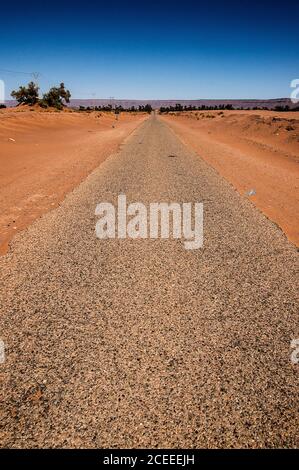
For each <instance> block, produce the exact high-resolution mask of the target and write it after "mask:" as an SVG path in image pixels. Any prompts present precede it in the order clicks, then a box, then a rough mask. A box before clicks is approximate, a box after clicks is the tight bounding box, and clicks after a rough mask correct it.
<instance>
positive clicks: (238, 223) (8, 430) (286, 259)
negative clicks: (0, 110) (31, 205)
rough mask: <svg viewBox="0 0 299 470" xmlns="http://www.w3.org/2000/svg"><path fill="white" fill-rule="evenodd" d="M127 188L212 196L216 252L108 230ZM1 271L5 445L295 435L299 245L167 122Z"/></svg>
mask: <svg viewBox="0 0 299 470" xmlns="http://www.w3.org/2000/svg"><path fill="white" fill-rule="evenodd" d="M170 155H172V156H173V157H172V158H170V157H169V156H170ZM120 193H123V194H126V196H127V199H128V200H129V201H130V202H135V201H140V202H143V203H145V204H148V203H150V202H163V201H166V202H170V201H177V202H190V201H192V202H203V204H204V246H203V248H202V249H198V250H186V249H185V248H184V245H183V241H182V240H172V239H171V240H161V239H157V240H150V239H138V240H132V239H123V240H118V239H115V240H112V239H110V240H99V239H96V237H95V223H96V220H97V217H96V216H95V215H94V211H95V207H96V204H98V203H99V202H106V201H109V202H113V203H116V201H117V196H118V194H120ZM0 268H1V269H0V272H1V274H0V278H1V286H2V287H1V298H2V302H1V303H2V307H1V316H0V337H1V339H2V340H3V341H4V343H5V353H6V361H5V362H4V364H0V372H1V381H2V400H3V403H2V406H1V410H2V411H1V413H2V417H1V445H2V447H25V448H28V447H29V448H30V447H49V446H50V447H97V448H98V447H101V448H102V447H121V448H124V447H129V448H130V447H149V448H151V447H166V448H167V447H179V448H180V447H181V448H182V447H187V448H190V447H240V446H242V447H264V446H266V447H294V446H298V444H299V440H298V378H299V365H293V364H292V363H291V360H290V355H291V349H290V342H291V340H293V339H296V338H298V337H299V328H298V295H297V292H298V284H297V281H296V279H297V278H296V273H297V272H298V253H297V250H296V248H295V247H294V246H293V245H291V244H290V243H289V242H288V241H287V240H286V237H285V236H284V235H283V233H282V232H281V231H280V230H279V229H278V228H277V227H276V226H275V225H274V224H273V223H272V222H270V221H269V220H268V219H267V218H266V217H265V216H264V215H263V214H262V213H260V212H259V211H258V210H257V209H256V208H255V207H254V206H253V205H252V204H251V202H250V201H249V200H248V199H246V198H245V197H241V196H240V195H239V194H238V193H237V192H236V191H234V189H233V188H232V186H230V185H229V183H227V182H226V181H225V180H224V179H223V178H221V177H220V176H219V175H218V174H217V173H216V172H215V171H214V170H213V169H212V168H211V167H209V166H208V165H207V164H206V163H205V162H204V161H203V160H202V159H201V158H200V156H198V155H196V154H195V153H194V152H193V151H191V150H189V149H188V148H187V147H185V146H184V145H183V144H182V143H181V142H180V141H179V139H178V138H177V137H176V136H175V134H174V133H173V132H172V131H171V130H170V129H169V128H168V127H167V125H166V123H163V122H161V121H160V120H159V118H158V117H155V116H152V117H150V118H149V119H148V120H147V121H145V122H144V123H143V124H142V125H141V126H140V127H138V128H137V129H136V130H135V131H134V133H133V134H132V135H131V136H130V138H129V139H127V141H126V142H125V143H124V144H123V146H122V148H121V150H120V152H119V153H118V154H114V155H112V156H110V157H109V158H108V159H107V160H106V161H105V162H104V163H103V164H102V165H101V166H100V167H99V168H97V169H96V170H95V171H94V172H93V173H92V174H91V175H89V176H88V178H87V179H86V180H85V181H84V182H83V183H82V184H81V185H80V186H78V187H77V188H76V189H75V190H74V191H73V192H72V193H70V194H69V195H68V196H67V197H66V199H65V200H64V201H63V203H62V204H61V205H60V207H58V208H57V209H55V210H53V211H51V212H49V213H48V214H46V215H44V216H43V217H42V218H40V219H39V220H37V221H36V222H35V223H34V224H32V225H31V226H30V227H29V228H28V229H27V230H26V231H24V232H22V233H20V234H18V235H17V236H16V237H15V239H14V242H13V244H12V249H11V250H10V252H9V253H8V254H7V255H6V256H4V257H2V258H1V260H0ZM296 284H297V285H296Z"/></svg>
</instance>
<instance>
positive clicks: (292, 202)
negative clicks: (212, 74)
mask: <svg viewBox="0 0 299 470" xmlns="http://www.w3.org/2000/svg"><path fill="white" fill-rule="evenodd" d="M162 119H165V121H166V122H167V124H169V125H170V127H171V128H172V129H173V130H174V132H175V133H176V134H177V135H178V136H179V137H180V138H181V140H182V141H183V142H184V143H186V144H187V145H190V146H191V147H193V149H194V150H195V151H196V152H197V153H198V154H199V155H200V156H201V157H202V158H204V159H205V160H206V161H207V162H208V163H209V164H210V165H211V166H213V167H214V168H215V169H216V170H217V171H218V172H219V173H220V174H221V175H222V176H224V177H225V178H226V179H227V180H228V181H230V182H231V183H232V184H233V186H234V187H235V188H236V189H237V190H238V191H239V192H240V193H241V194H243V195H246V193H247V192H248V191H250V190H251V189H254V190H255V192H256V194H255V195H253V196H248V197H250V199H251V200H252V202H253V203H254V204H255V205H256V206H257V207H258V208H259V209H261V210H262V211H263V212H264V213H265V214H266V215H267V216H268V217H269V218H270V219H271V220H272V221H274V222H276V223H277V224H278V225H279V226H280V227H281V229H282V230H283V231H284V233H285V234H286V235H287V237H288V238H289V240H290V241H292V242H293V243H294V244H296V245H297V246H299V210H298V208H299V196H298V186H299V168H298V162H299V113H296V112H288V113H275V112H272V111H225V112H224V113H220V112H219V111H218V112H217V111H205V112H200V111H198V112H192V113H189V112H188V113H173V114H170V115H167V116H164V115H163V116H162Z"/></svg>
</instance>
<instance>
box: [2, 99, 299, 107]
mask: <svg viewBox="0 0 299 470" xmlns="http://www.w3.org/2000/svg"><path fill="white" fill-rule="evenodd" d="M177 103H179V104H181V105H182V106H189V105H191V106H196V107H198V106H203V105H205V106H216V105H217V106H219V105H221V104H224V105H226V104H231V105H232V106H233V107H234V108H241V107H243V108H244V109H246V108H250V109H252V108H255V107H258V108H263V107H266V108H268V109H273V108H275V106H286V105H288V106H289V107H290V109H291V108H294V107H296V106H297V105H295V104H293V103H292V102H291V100H290V99H289V98H277V99H271V100H251V99H248V100H245V99H244V100H201V99H198V100H179V99H178V100H129V99H127V100H126V99H121V100H118V99H113V100H112V99H71V102H70V104H69V106H70V107H73V108H79V106H85V107H87V106H104V105H109V104H111V105H112V106H113V107H114V106H120V105H121V106H122V107H123V108H131V107H132V106H135V108H137V107H138V106H139V105H141V106H142V105H146V104H150V105H151V106H152V108H153V109H158V108H160V107H161V106H165V107H168V106H175V105H176V104H177ZM5 104H6V106H9V107H11V106H15V105H16V102H15V101H14V100H7V101H6V102H5Z"/></svg>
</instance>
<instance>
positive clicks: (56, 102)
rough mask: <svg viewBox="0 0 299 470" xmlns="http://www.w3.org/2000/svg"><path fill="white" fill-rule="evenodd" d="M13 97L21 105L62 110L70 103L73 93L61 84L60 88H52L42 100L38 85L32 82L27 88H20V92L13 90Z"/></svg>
mask: <svg viewBox="0 0 299 470" xmlns="http://www.w3.org/2000/svg"><path fill="white" fill-rule="evenodd" d="M11 96H12V98H15V99H16V100H17V102H18V104H19V105H21V104H27V105H29V106H34V105H36V104H39V105H40V106H42V107H43V108H46V107H48V106H52V107H54V108H56V109H62V108H63V106H64V105H65V103H69V102H70V97H71V93H70V91H69V90H66V89H65V86H64V83H60V85H59V87H53V88H51V89H50V90H49V91H48V93H45V94H44V95H43V97H42V99H40V98H39V87H38V85H37V84H36V83H34V82H30V83H28V85H27V86H20V87H19V89H18V90H13V91H12V92H11Z"/></svg>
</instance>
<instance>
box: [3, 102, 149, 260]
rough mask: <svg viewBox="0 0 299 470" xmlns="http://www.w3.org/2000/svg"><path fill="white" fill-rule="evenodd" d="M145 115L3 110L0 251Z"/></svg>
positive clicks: (95, 163) (114, 148)
mask: <svg viewBox="0 0 299 470" xmlns="http://www.w3.org/2000/svg"><path fill="white" fill-rule="evenodd" d="M146 117H147V116H146V115H133V114H126V113H123V114H121V115H120V117H119V119H118V120H116V117H115V116H114V115H111V114H109V113H106V114H105V113H90V114H86V113H78V112H73V113H72V112H61V113H53V112H50V113H49V112H39V111H35V110H34V111H30V110H26V108H25V109H24V108H23V109H20V108H19V109H14V110H11V109H10V110H8V109H7V110H6V109H4V110H1V111H0V142H1V146H0V168H1V170H0V214H1V215H0V254H4V253H5V252H6V251H7V249H8V244H9V241H10V240H11V238H12V237H13V235H14V234H15V233H16V232H17V231H19V230H22V229H24V228H25V227H27V226H28V225H29V224H30V223H31V222H32V221H34V220H35V219H36V218H38V217H39V216H41V214H43V213H44V212H46V211H48V210H50V209H53V208H54V207H56V206H57V205H58V204H59V202H60V201H61V200H62V199H63V198H64V196H65V194H66V193H67V192H69V191H71V190H72V189H73V188H74V187H75V186H77V185H78V184H79V183H80V182H81V181H82V180H83V179H84V178H85V177H86V176H87V175H88V174H89V173H90V172H91V171H92V170H93V169H94V168H96V167H97V166H98V165H100V164H101V163H102V162H103V161H104V160H105V159H106V158H107V157H108V156H109V155H110V154H111V153H113V152H115V151H117V149H118V147H119V144H120V143H121V142H122V141H123V140H124V139H125V138H126V137H127V136H128V135H129V134H130V133H131V132H132V131H133V130H134V129H135V128H136V127H137V126H138V124H140V123H141V122H142V121H143V120H144V119H145V118H146ZM112 126H115V127H112Z"/></svg>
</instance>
